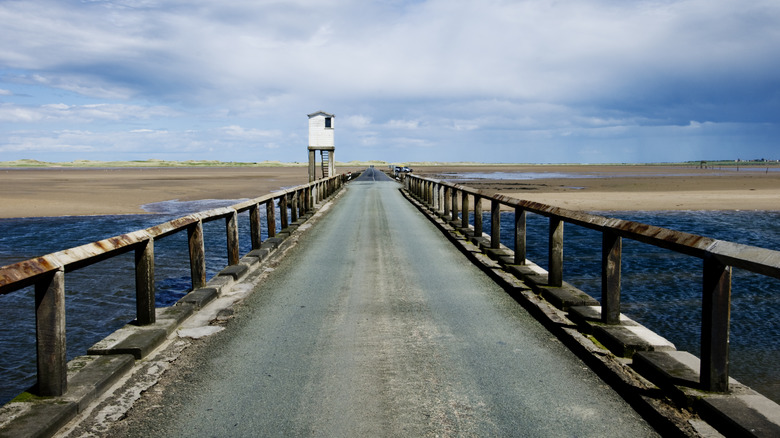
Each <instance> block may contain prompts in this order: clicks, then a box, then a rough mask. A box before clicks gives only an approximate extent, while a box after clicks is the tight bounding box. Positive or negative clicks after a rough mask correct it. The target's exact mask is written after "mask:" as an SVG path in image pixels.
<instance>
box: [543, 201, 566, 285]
mask: <svg viewBox="0 0 780 438" xmlns="http://www.w3.org/2000/svg"><path fill="white" fill-rule="evenodd" d="M548 246H549V248H548V249H549V270H548V272H547V285H548V286H552V287H560V286H563V221H562V220H561V218H559V217H552V216H551V217H550V235H549V241H548Z"/></svg>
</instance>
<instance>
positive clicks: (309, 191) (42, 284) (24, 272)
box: [0, 175, 345, 396]
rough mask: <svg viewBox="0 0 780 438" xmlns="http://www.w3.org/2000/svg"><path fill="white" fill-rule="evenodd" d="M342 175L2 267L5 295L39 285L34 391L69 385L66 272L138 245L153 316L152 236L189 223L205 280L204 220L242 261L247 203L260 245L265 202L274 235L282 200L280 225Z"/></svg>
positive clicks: (141, 292) (194, 259)
mask: <svg viewBox="0 0 780 438" xmlns="http://www.w3.org/2000/svg"><path fill="white" fill-rule="evenodd" d="M344 181H345V178H344V176H343V175H336V176H332V177H329V178H325V179H321V180H319V181H314V182H311V183H308V184H305V185H301V186H297V187H294V188H291V189H288V190H283V191H278V192H274V193H270V194H268V195H265V196H261V197H259V198H255V199H252V200H249V201H246V202H242V203H239V204H235V205H232V206H230V207H224V208H217V209H213V210H209V211H204V212H200V213H195V214H191V215H188V216H184V217H180V218H178V219H174V220H171V221H168V222H166V223H163V224H160V225H157V226H154V227H151V228H147V229H144V230H138V231H134V232H132V233H128V234H123V235H121V236H115V237H111V238H108V239H105V240H101V241H98V242H93V243H90V244H86V245H82V246H79V247H75V248H70V249H66V250H63V251H59V252H55V253H52V254H48V255H45V256H41V257H37V258H33V259H30V260H25V261H22V262H19V263H15V264H12V265H8V266H3V267H0V295H5V294H8V293H11V292H14V291H16V290H19V289H21V288H24V287H27V286H33V285H34V287H35V319H36V348H37V354H38V364H37V365H38V367H37V385H36V388H37V389H36V392H37V395H40V396H58V395H62V394H64V393H65V392H66V391H67V360H66V341H65V276H66V274H67V273H69V272H71V271H74V270H77V269H80V268H83V267H85V266H89V265H92V264H94V263H98V262H100V261H103V260H106V259H110V258H112V257H115V256H117V255H120V254H123V253H127V252H129V251H135V284H136V307H137V312H136V323H137V324H138V325H149V324H153V323H154V322H155V289H154V243H155V242H156V241H158V240H160V239H162V238H164V237H167V236H170V235H172V234H176V233H179V232H182V231H185V230H186V231H187V236H188V245H189V256H190V273H191V278H192V289H193V290H194V289H198V288H200V287H203V286H204V285H205V284H206V257H205V247H204V240H203V237H204V236H203V223H204V222H210V221H214V220H219V219H224V220H225V229H226V232H227V255H228V257H227V258H228V264H229V265H237V264H238V263H239V259H240V254H239V246H238V240H239V232H238V225H237V222H238V220H237V217H238V214H239V213H241V212H244V211H247V210H248V211H249V218H250V239H251V242H252V249H257V248H260V244H261V237H260V236H261V233H260V231H261V219H260V218H261V215H260V211H261V210H260V209H261V208H263V206H264V207H265V211H266V230H267V235H268V237H274V236H275V235H276V231H277V230H276V217H275V216H276V212H275V210H276V208H275V207H276V204H278V207H279V215H280V223H281V229H282V230H283V229H285V228H287V226H288V224H289V223H291V222H295V221H296V220H297V219H298V217H299V215H303V214H305V213H306V212H309V211H310V210H312V209H313V208H314V206H315V204H316V203H318V202H320V201H322V200H323V199H325V198H326V197H328V196H330V195H331V194H332V193H333V192H335V191H336V190H338V189H339V188H340V187H341V186H342V185H343V183H344Z"/></svg>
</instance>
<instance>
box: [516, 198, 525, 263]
mask: <svg viewBox="0 0 780 438" xmlns="http://www.w3.org/2000/svg"><path fill="white" fill-rule="evenodd" d="M526 214H527V213H526V211H525V209H523V208H520V207H515V264H516V265H524V264H525V256H526Z"/></svg>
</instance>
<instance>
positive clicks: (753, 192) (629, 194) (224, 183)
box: [0, 163, 780, 218]
mask: <svg viewBox="0 0 780 438" xmlns="http://www.w3.org/2000/svg"><path fill="white" fill-rule="evenodd" d="M102 164H103V166H102V167H100V166H95V167H86V168H85V167H62V166H61V167H16V168H3V169H0V187H2V191H0V205H1V206H2V207H0V218H18V217H53V216H90V215H110V214H146V213H147V212H146V211H144V210H143V208H142V206H143V205H145V204H150V203H155V202H164V201H171V200H180V201H196V200H203V199H244V198H249V199H251V198H255V197H258V196H261V195H263V194H266V193H269V192H272V191H276V190H279V189H281V188H282V187H290V186H296V185H300V184H304V183H306V182H307V181H308V174H307V168H306V166H305V165H303V164H300V163H297V164H295V163H293V164H289V165H284V166H276V165H267V166H261V165H257V166H232V167H231V166H178V167H168V166H159V167H143V166H130V167H110V166H105V164H106V163H102ZM223 164H224V163H223ZM408 164H409V165H410V166H411V167H413V170H414V173H416V174H421V175H428V176H431V177H434V178H440V177H441V175H442V174H443V173H447V172H454V173H466V172H480V173H490V172H522V171H527V172H535V173H550V174H551V177H550V178H536V179H533V180H522V179H521V180H511V179H493V180H491V179H483V180H478V181H468V182H464V184H466V185H469V186H472V187H474V188H478V189H481V190H485V191H486V192H499V193H502V194H507V195H511V196H513V197H516V198H519V199H527V200H531V201H536V202H542V203H545V204H551V205H555V206H559V207H563V208H569V209H573V210H584V211H619V210H780V172H778V171H772V172H767V173H764V172H755V171H750V172H741V171H740V172H736V171H733V172H732V171H729V172H719V171H717V170H714V171H713V170H712V169H698V168H693V167H692V166H685V165H553V164H548V165H535V164H530V165H506V164H504V165H495V164H494V165H487V164H472V165H469V164H466V163H457V164H444V163H439V164H436V165H428V166H425V165H422V166H419V165H417V164H414V163H408ZM374 165H375V166H376V167H377V168H380V169H382V167H384V168H387V167H388V166H389V165H388V164H386V163H385V164H379V163H374ZM2 166H3V163H0V167H2ZM365 167H366V164H353V163H339V164H337V166H336V169H337V171H338V172H348V171H359V170H362V169H365ZM659 169H663V171H662V172H659ZM555 173H570V174H590V173H598V174H599V175H600V177H596V178H594V177H581V178H577V177H571V176H570V175H567V177H566V178H556V177H554V174H555ZM614 175H624V177H621V178H614V177H610V176H614Z"/></svg>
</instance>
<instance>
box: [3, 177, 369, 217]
mask: <svg viewBox="0 0 780 438" xmlns="http://www.w3.org/2000/svg"><path fill="white" fill-rule="evenodd" d="M349 170H354V169H346V168H345V169H339V172H346V171H349ZM306 182H308V173H307V168H306V167H305V166H300V167H206V168H193V167H176V168H140V169H139V168H106V169H92V168H89V169H86V168H36V169H18V168H14V169H2V170H0V187H2V190H0V205H1V206H2V207H0V218H11V217H52V216H83V215H100V214H139V213H146V211H145V210H144V209H143V208H142V206H143V205H145V204H149V203H153V202H162V201H170V200H180V201H195V200H202V199H245V198H256V197H259V196H262V195H264V194H266V193H270V192H273V191H276V190H280V189H282V188H286V187H294V186H297V185H301V184H305V183H306Z"/></svg>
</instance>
